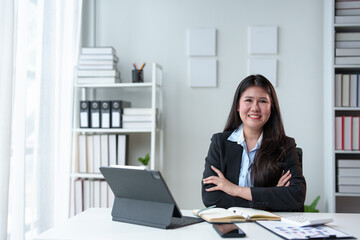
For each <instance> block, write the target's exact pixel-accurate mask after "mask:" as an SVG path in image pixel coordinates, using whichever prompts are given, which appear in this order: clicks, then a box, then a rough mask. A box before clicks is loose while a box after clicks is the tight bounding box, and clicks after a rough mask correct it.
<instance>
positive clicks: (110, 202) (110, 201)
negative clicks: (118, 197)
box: [106, 184, 115, 207]
mask: <svg viewBox="0 0 360 240" xmlns="http://www.w3.org/2000/svg"><path fill="white" fill-rule="evenodd" d="M106 185H107V188H108V191H107V192H108V196H107V197H108V199H107V206H108V207H112V206H113V204H114V201H115V195H114V193H113V192H112V191H111V189H110V187H109V184H106Z"/></svg>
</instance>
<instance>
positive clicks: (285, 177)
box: [276, 170, 292, 187]
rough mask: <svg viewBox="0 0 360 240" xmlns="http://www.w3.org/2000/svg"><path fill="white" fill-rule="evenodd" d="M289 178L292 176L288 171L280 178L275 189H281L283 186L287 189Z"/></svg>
mask: <svg viewBox="0 0 360 240" xmlns="http://www.w3.org/2000/svg"><path fill="white" fill-rule="evenodd" d="M283 173H284V171H283ZM291 177H292V175H291V173H290V170H289V171H287V172H286V173H285V174H283V175H282V176H281V178H280V179H279V181H278V184H277V185H276V186H277V187H283V186H285V187H288V186H289V185H290V181H289V180H290V178H291Z"/></svg>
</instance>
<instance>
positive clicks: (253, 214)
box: [228, 207, 279, 218]
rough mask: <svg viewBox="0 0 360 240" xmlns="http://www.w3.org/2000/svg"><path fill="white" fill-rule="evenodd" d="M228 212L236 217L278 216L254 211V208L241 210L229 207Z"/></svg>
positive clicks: (262, 211) (240, 208) (241, 208)
mask: <svg viewBox="0 0 360 240" xmlns="http://www.w3.org/2000/svg"><path fill="white" fill-rule="evenodd" d="M228 211H229V212H232V213H234V214H236V215H241V214H242V215H246V216H250V217H275V218H278V217H279V216H278V215H276V214H274V213H271V212H268V211H264V210H260V209H254V208H243V207H231V208H228Z"/></svg>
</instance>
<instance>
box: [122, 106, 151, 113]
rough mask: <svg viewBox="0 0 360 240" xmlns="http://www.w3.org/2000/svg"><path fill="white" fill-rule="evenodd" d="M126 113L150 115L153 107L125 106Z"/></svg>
mask: <svg viewBox="0 0 360 240" xmlns="http://www.w3.org/2000/svg"><path fill="white" fill-rule="evenodd" d="M156 112H157V109H156ZM124 114H125V115H149V114H152V109H151V108H128V107H127V108H124Z"/></svg>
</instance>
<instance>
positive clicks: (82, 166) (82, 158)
mask: <svg viewBox="0 0 360 240" xmlns="http://www.w3.org/2000/svg"><path fill="white" fill-rule="evenodd" d="M78 139H79V141H78V146H79V152H78V154H79V157H78V171H79V172H80V173H86V172H87V166H86V165H87V164H86V162H87V155H86V153H87V149H86V146H87V144H86V135H79V137H78Z"/></svg>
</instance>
